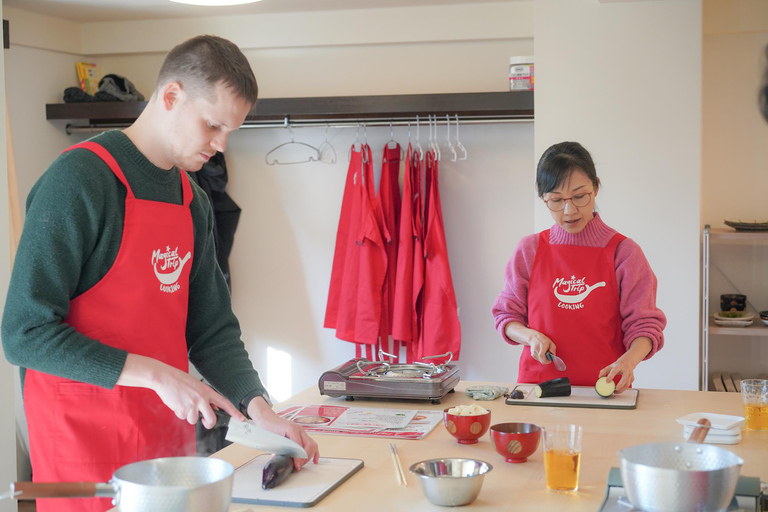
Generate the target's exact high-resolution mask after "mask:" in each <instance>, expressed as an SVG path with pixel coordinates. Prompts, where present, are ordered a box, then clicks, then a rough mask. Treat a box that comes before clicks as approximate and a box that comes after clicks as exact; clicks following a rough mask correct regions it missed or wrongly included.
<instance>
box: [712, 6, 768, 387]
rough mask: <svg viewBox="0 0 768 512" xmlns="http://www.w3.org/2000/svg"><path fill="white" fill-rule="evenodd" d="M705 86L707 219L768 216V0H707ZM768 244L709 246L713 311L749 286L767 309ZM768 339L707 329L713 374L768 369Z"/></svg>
mask: <svg viewBox="0 0 768 512" xmlns="http://www.w3.org/2000/svg"><path fill="white" fill-rule="evenodd" d="M703 26H704V51H703V62H702V67H703V69H702V71H703V80H702V83H703V88H702V115H703V124H702V127H703V129H702V171H701V183H702V186H701V189H702V190H701V192H702V193H701V195H702V204H701V209H702V227H703V225H704V224H709V225H711V226H712V228H715V229H729V228H726V226H725V225H724V224H723V221H724V220H743V221H755V220H759V221H764V220H766V219H768V213H767V212H766V207H765V191H766V190H768V173H766V172H765V162H766V161H768V123H766V122H765V120H764V119H763V117H762V115H761V114H760V112H759V109H758V103H757V95H758V88H759V87H760V84H761V83H762V82H763V77H764V73H765V71H766V69H768V62H766V59H765V51H766V47H767V46H768V2H754V1H750V0H738V1H734V2H721V1H717V0H705V1H704V12H703ZM766 262H768V246H766V245H761V244H752V245H731V244H721V245H714V246H712V249H711V253H710V267H711V269H712V270H711V272H710V275H711V278H710V314H714V313H715V312H716V311H719V309H720V304H719V300H718V297H719V296H720V294H722V293H744V294H746V295H747V301H748V303H749V309H750V310H751V311H753V312H756V311H762V310H766V309H768V273H766V271H765V268H766ZM766 361H768V344H766V343H765V338H764V337H759V336H721V335H718V336H714V335H713V336H710V357H709V370H710V371H709V376H711V375H712V372H714V371H719V372H737V373H740V374H741V375H742V377H744V378H749V377H757V376H758V375H759V374H764V373H766V372H767V371H768V366H767V365H766Z"/></svg>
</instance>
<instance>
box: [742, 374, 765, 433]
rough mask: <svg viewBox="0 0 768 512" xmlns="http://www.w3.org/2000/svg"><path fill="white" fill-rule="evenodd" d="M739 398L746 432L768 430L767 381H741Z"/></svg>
mask: <svg viewBox="0 0 768 512" xmlns="http://www.w3.org/2000/svg"><path fill="white" fill-rule="evenodd" d="M741 398H742V402H743V403H744V419H745V420H746V422H745V423H746V425H745V426H746V428H747V430H768V380H765V379H747V380H742V381H741Z"/></svg>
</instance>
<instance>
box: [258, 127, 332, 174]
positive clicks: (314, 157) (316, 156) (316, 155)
mask: <svg viewBox="0 0 768 512" xmlns="http://www.w3.org/2000/svg"><path fill="white" fill-rule="evenodd" d="M285 127H286V128H287V129H288V132H289V133H290V134H291V141H290V142H283V143H282V144H280V145H278V146H277V147H275V148H273V149H272V150H271V151H270V152H269V153H267V154H266V155H265V156H264V161H265V162H266V163H267V165H289V164H304V163H307V162H317V161H318V160H320V150H318V149H317V148H316V147H315V146H310V145H309V144H307V143H305V142H296V140H294V135H293V129H291V124H290V123H289V122H288V117H287V116H286V118H285ZM286 146H292V149H295V148H296V147H306V148H309V149H310V150H311V153H310V154H309V156H308V157H307V158H306V159H304V160H297V161H292V162H281V161H279V160H278V159H277V157H274V158H273V160H271V161H270V159H269V157H270V156H272V155H273V154H274V153H275V152H277V151H278V150H279V149H280V148H283V147H286ZM284 151H285V150H284ZM289 154H290V153H289V152H286V156H289Z"/></svg>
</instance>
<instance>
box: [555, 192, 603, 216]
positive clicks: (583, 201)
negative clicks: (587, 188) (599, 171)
mask: <svg viewBox="0 0 768 512" xmlns="http://www.w3.org/2000/svg"><path fill="white" fill-rule="evenodd" d="M591 200H592V192H585V193H583V194H577V195H575V196H573V197H558V198H556V199H545V200H544V203H545V204H546V205H547V208H549V209H550V210H552V211H553V212H561V211H563V210H565V203H566V202H568V201H570V202H571V204H572V205H573V206H575V207H576V208H581V207H583V206H587V205H588V204H589V202H590V201H591Z"/></svg>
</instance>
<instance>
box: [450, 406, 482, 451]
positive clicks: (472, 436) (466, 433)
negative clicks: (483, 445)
mask: <svg viewBox="0 0 768 512" xmlns="http://www.w3.org/2000/svg"><path fill="white" fill-rule="evenodd" d="M448 409H451V408H450V407H449V408H448ZM448 409H444V410H443V423H444V424H445V429H446V430H447V431H448V432H449V433H450V434H451V435H452V436H453V437H455V438H456V439H458V440H459V443H460V444H475V443H476V442H477V440H478V439H480V438H481V437H483V435H484V434H485V433H486V432H488V427H489V426H490V424H491V411H490V410H488V409H486V411H488V412H486V413H485V414H479V415H475V416H457V415H456V414H451V413H449V412H448Z"/></svg>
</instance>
